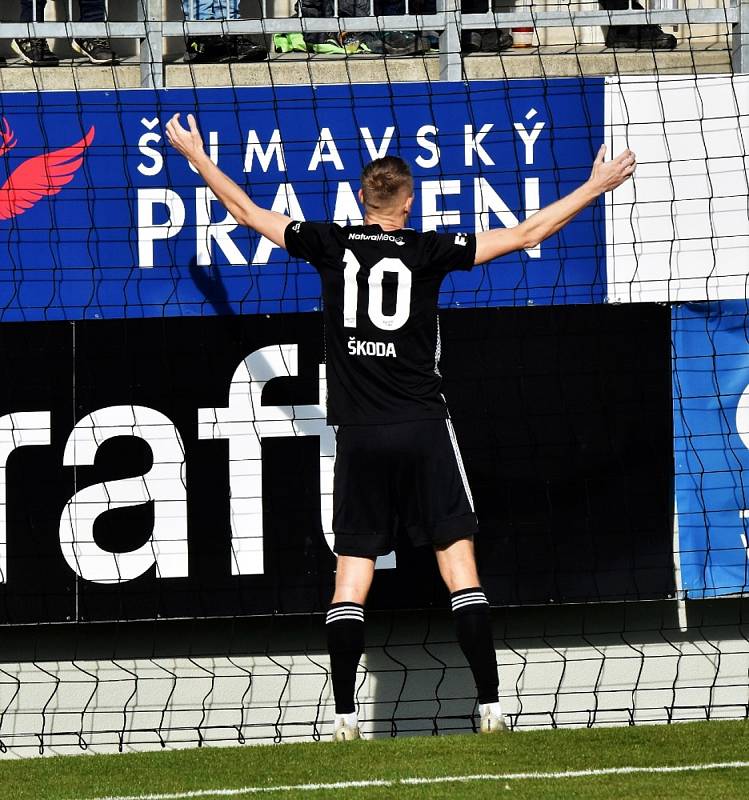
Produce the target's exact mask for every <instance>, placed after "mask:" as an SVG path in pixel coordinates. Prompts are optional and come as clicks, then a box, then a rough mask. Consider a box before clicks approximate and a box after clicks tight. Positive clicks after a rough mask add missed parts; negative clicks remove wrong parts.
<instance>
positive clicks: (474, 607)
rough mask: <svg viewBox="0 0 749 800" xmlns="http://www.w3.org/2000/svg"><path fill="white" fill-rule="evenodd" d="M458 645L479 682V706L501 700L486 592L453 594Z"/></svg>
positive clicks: (477, 588)
mask: <svg viewBox="0 0 749 800" xmlns="http://www.w3.org/2000/svg"><path fill="white" fill-rule="evenodd" d="M450 601H451V603H452V609H453V616H454V617H455V628H456V631H457V634H458V644H459V645H460V649H461V650H462V651H463V653H464V655H465V657H466V659H467V661H468V665H469V666H470V668H471V672H472V673H473V679H474V680H475V681H476V691H477V692H478V698H479V703H496V702H497V701H498V700H499V676H498V674H497V654H496V652H495V650H494V640H493V639H492V623H491V617H490V615H489V602H488V601H487V599H486V595H485V594H484V590H483V589H482V588H481V587H480V586H477V587H476V588H474V589H461V590H460V591H459V592H453V594H452V595H450Z"/></svg>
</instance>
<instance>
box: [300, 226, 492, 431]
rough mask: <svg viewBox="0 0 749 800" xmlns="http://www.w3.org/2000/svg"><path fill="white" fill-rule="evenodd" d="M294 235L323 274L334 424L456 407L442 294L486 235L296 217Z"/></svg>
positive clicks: (424, 415) (422, 415)
mask: <svg viewBox="0 0 749 800" xmlns="http://www.w3.org/2000/svg"><path fill="white" fill-rule="evenodd" d="M285 241H286V249H287V250H288V251H289V253H290V254H291V255H292V256H296V257H297V258H303V259H305V260H306V261H309V262H310V264H312V265H313V266H314V267H315V268H316V269H317V271H318V272H319V273H320V277H321V279H322V289H323V302H324V320H325V351H326V355H325V360H326V364H327V380H328V421H329V422H330V424H331V425H339V424H381V423H393V422H407V421H410V420H417V419H438V418H444V417H446V416H447V409H446V407H445V402H444V400H443V398H442V396H441V394H440V383H441V380H442V379H441V376H440V373H439V367H438V364H439V355H440V338H439V320H438V317H437V297H438V294H439V289H440V284H441V283H442V280H443V278H444V277H445V275H446V274H447V273H448V272H450V271H451V270H456V269H462V270H468V269H471V267H473V261H474V258H475V254H476V237H475V236H473V235H472V234H466V233H458V234H455V233H451V234H446V233H434V232H427V233H419V232H418V231H414V230H410V229H404V230H396V231H383V230H382V228H381V227H380V226H379V225H356V226H350V227H342V226H341V225H336V224H330V223H316V222H292V223H290V224H289V225H288V227H287V228H286V232H285Z"/></svg>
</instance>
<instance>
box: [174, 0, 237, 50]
mask: <svg viewBox="0 0 749 800" xmlns="http://www.w3.org/2000/svg"><path fill="white" fill-rule="evenodd" d="M221 11H222V9H221V4H220V3H214V0H182V13H183V14H184V17H185V19H186V20H199V21H205V20H212V19H222V18H223V17H222V13H221ZM228 56H229V49H228V47H227V45H226V42H225V41H224V38H223V36H220V35H218V34H211V35H210V36H195V35H194V34H193V35H190V36H188V37H187V38H186V40H185V55H184V57H183V59H182V60H183V61H185V62H186V63H188V64H215V63H217V62H220V61H225V60H227V59H228Z"/></svg>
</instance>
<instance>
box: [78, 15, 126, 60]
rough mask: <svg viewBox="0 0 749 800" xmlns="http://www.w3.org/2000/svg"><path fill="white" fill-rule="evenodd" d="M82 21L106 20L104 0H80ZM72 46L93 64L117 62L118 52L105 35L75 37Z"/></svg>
mask: <svg viewBox="0 0 749 800" xmlns="http://www.w3.org/2000/svg"><path fill="white" fill-rule="evenodd" d="M79 6H80V12H81V22H104V20H105V19H106V15H107V10H106V5H105V2H104V0H79ZM70 46H71V47H72V48H73V50H75V51H76V53H80V54H81V55H82V56H85V57H86V58H87V59H88V60H89V61H90V62H91V63H92V64H99V65H101V66H103V65H107V66H108V65H111V64H116V63H117V54H116V53H115V52H114V50H113V49H112V43H111V42H110V41H109V39H108V38H107V37H105V36H102V37H90V38H88V39H73V41H72V42H71V43H70Z"/></svg>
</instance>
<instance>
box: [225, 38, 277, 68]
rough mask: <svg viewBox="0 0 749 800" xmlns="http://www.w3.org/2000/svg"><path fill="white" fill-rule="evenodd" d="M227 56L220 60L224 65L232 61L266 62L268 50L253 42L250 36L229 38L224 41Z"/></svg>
mask: <svg viewBox="0 0 749 800" xmlns="http://www.w3.org/2000/svg"><path fill="white" fill-rule="evenodd" d="M224 46H225V48H226V55H224V56H223V57H222V58H221V59H220V60H221V61H222V62H224V63H226V62H230V61H236V62H242V63H247V62H251V61H265V59H266V58H268V50H267V48H266V47H264V46H263V45H262V44H257V42H253V41H252V39H250V37H249V36H242V35H241V34H240V35H239V36H227V37H226V39H225V41H224Z"/></svg>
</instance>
